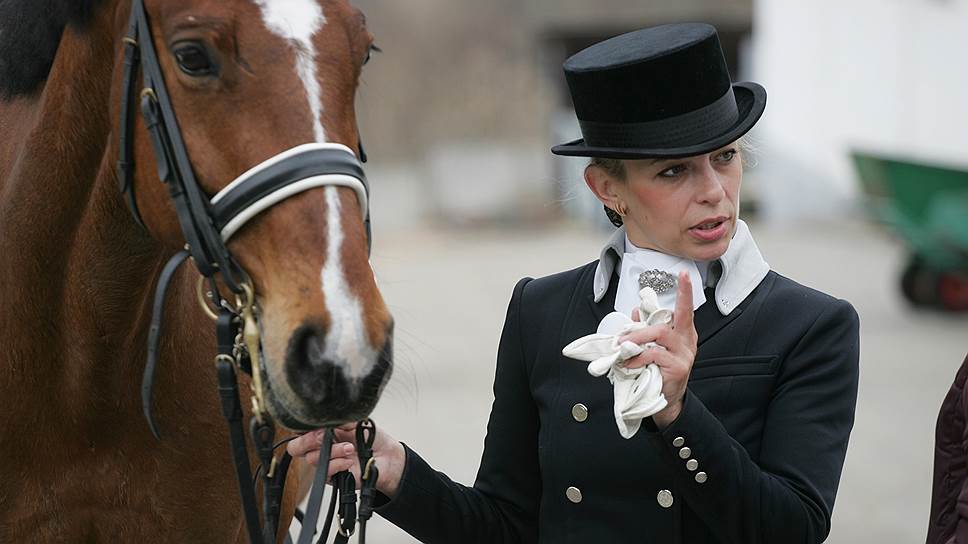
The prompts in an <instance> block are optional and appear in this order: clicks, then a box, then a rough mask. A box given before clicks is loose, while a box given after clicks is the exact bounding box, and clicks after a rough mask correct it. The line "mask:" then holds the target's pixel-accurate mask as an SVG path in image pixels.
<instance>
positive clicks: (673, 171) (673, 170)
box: [659, 164, 686, 178]
mask: <svg viewBox="0 0 968 544" xmlns="http://www.w3.org/2000/svg"><path fill="white" fill-rule="evenodd" d="M685 171H686V165H684V164H677V165H675V166H670V167H669V168H666V169H665V170H663V171H661V172H659V177H662V178H674V177H678V176H679V175H680V174H682V173H683V172H685Z"/></svg>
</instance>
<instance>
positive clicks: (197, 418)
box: [0, 0, 393, 542]
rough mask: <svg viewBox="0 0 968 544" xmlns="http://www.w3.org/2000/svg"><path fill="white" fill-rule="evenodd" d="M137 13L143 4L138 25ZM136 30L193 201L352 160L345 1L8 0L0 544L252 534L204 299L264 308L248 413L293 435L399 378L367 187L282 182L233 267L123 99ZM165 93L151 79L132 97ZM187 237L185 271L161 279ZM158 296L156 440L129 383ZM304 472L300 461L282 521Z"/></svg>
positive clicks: (0, 98)
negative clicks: (246, 180) (242, 182)
mask: <svg viewBox="0 0 968 544" xmlns="http://www.w3.org/2000/svg"><path fill="white" fill-rule="evenodd" d="M134 5H138V6H141V8H139V9H143V10H144V12H145V14H146V15H145V19H144V20H145V21H146V22H145V23H144V24H146V26H145V27H143V28H142V30H143V31H142V32H141V33H140V35H139V36H137V37H134V36H132V34H131V28H132V22H131V21H135V19H136V18H135V17H134V16H133V13H134V12H133V9H134V7H133V6H134ZM135 26H136V25H135ZM146 33H147V34H148V35H147V36H146ZM138 40H148V41H149V42H150V43H151V44H153V49H154V51H156V52H157V59H156V60H157V65H158V67H159V68H160V74H161V75H163V80H164V81H163V87H164V89H165V90H166V91H167V94H168V98H169V99H170V103H171V107H172V109H173V110H174V115H175V117H176V118H177V125H176V126H175V127H174V133H175V134H176V135H177V136H178V137H180V139H181V140H183V144H184V145H183V147H184V152H185V154H187V155H186V156H187V159H186V160H187V164H189V165H190V167H189V169H190V171H191V175H192V176H193V177H194V178H195V180H196V181H197V185H198V187H199V191H198V192H199V194H204V195H205V196H206V197H212V196H213V195H218V194H220V193H222V192H224V191H226V190H228V189H229V188H230V187H228V186H229V185H230V184H231V183H232V182H233V180H239V179H242V178H243V177H244V176H245V175H246V174H245V173H246V172H252V171H253V169H255V170H258V169H259V168H266V167H268V166H270V165H272V164H276V163H277V162H278V160H280V157H283V158H284V157H288V156H289V155H287V153H288V154H292V153H297V154H299V153H301V154H302V155H301V156H305V157H309V159H311V158H312V153H323V152H326V153H337V154H339V153H343V152H344V151H345V153H346V154H350V155H354V154H358V155H362V147H361V144H360V139H359V129H358V127H357V121H356V113H355V104H354V98H355V93H356V89H357V85H358V80H359V78H360V74H361V71H362V67H363V65H364V64H365V63H366V61H367V59H368V58H369V54H370V51H371V50H372V49H373V48H374V45H373V36H372V35H371V34H370V32H369V31H368V30H367V27H366V19H365V17H364V16H363V14H362V13H361V12H360V11H359V10H357V9H356V8H354V7H353V6H351V5H350V4H348V2H347V0H285V1H284V0H133V1H132V0H83V1H75V0H43V1H32V0H14V1H10V2H4V3H2V4H0V346H2V347H3V350H2V351H3V355H2V362H0V369H2V371H0V467H2V468H0V474H2V477H0V541H3V542H26V541H31V542H101V541H112V542H114V541H122V542H241V541H244V540H246V533H245V528H244V523H243V515H242V508H241V507H240V499H239V488H238V485H239V484H238V483H237V482H236V480H235V474H234V471H233V466H232V462H231V461H232V457H231V454H230V451H229V446H228V434H229V433H228V430H227V428H226V424H225V421H224V420H223V419H222V413H221V409H220V399H219V393H218V391H217V387H216V372H215V369H214V368H213V365H212V361H213V358H216V341H215V335H214V334H213V328H212V320H211V318H210V316H209V315H207V314H208V313H210V312H213V311H214V310H213V308H215V309H216V310H219V308H218V307H217V306H213V304H218V303H220V301H221V304H222V306H223V307H231V306H232V304H233V299H235V300H237V301H238V302H239V303H240V304H246V307H247V308H249V311H250V313H251V315H253V316H256V317H257V319H255V317H253V319H252V320H251V321H250V322H247V323H248V324H249V325H251V326H252V327H255V328H254V329H253V330H254V331H255V332H256V333H258V337H259V338H260V343H259V344H258V345H256V346H253V345H251V344H249V347H250V348H251V349H250V352H255V351H257V352H258V356H255V353H249V355H250V356H253V357H252V366H253V368H252V370H253V379H252V380H251V381H249V380H248V379H247V378H243V379H242V380H241V384H240V389H241V391H242V400H241V404H242V407H243V409H244V410H245V411H246V414H255V415H259V414H263V415H265V417H272V418H274V419H276V420H278V421H281V422H283V423H284V424H285V425H286V426H287V427H289V428H291V429H296V430H306V429H310V428H316V427H325V426H333V425H336V424H340V423H343V422H349V421H357V420H360V419H362V418H364V417H366V415H367V414H368V413H369V412H370V411H371V410H372V409H373V407H374V405H375V403H376V401H377V399H378V398H379V396H380V393H381V391H382V389H383V386H384V385H385V383H386V381H387V380H388V378H389V375H390V372H391V368H392V362H391V361H390V360H389V357H388V356H387V353H388V346H389V345H390V344H391V342H392V324H393V320H392V317H391V315H390V313H389V311H388V310H387V307H386V304H385V302H384V300H383V298H382V296H381V294H380V292H379V290H378V288H377V285H376V282H375V279H374V274H373V271H372V270H371V268H370V265H369V258H368V222H367V221H365V220H366V219H367V217H365V216H364V214H365V210H364V208H365V205H364V206H361V199H364V198H365V196H364V195H363V194H362V193H361V192H360V190H359V187H356V188H355V189H354V187H352V186H350V185H346V184H344V185H340V184H336V185H333V184H328V185H324V186H312V187H310V188H309V189H306V190H302V191H301V192H298V193H293V194H287V195H286V197H285V198H280V199H277V201H275V202H272V203H271V204H272V205H271V206H269V207H265V209H261V208H260V209H258V210H255V212H257V213H252V214H250V215H251V217H246V218H245V221H244V222H243V223H239V224H237V225H236V227H233V228H234V229H235V231H234V232H233V233H232V234H231V235H230V236H228V237H226V236H225V230H223V231H222V236H223V237H225V238H226V240H221V241H216V242H212V243H214V244H215V245H219V244H223V243H224V248H223V249H224V252H223V253H224V255H228V256H230V257H231V259H230V261H231V263H237V270H234V271H233V273H232V274H230V273H229V271H228V270H227V269H226V267H225V266H222V267H219V266H217V265H218V264H219V263H212V262H205V258H204V257H205V254H204V252H201V253H200V251H201V250H200V249H199V248H198V247H195V246H197V243H198V242H197V241H195V243H192V240H190V239H189V238H190V236H189V235H188V234H186V233H187V232H189V231H186V230H185V229H184V228H183V227H184V225H183V223H184V215H182V211H183V210H182V209H181V206H182V204H180V203H179V202H180V201H178V200H177V198H174V197H176V196H177V195H175V194H174V193H175V191H174V190H173V189H172V185H171V184H170V183H167V182H166V183H162V182H160V181H159V177H162V176H163V175H164V170H165V168H167V167H169V166H170V165H168V166H166V165H165V161H164V160H163V157H162V155H164V152H165V151H166V149H164V148H163V147H164V146H162V147H158V145H159V141H158V140H157V139H156V138H157V133H155V132H152V130H153V128H152V126H150V123H149V122H148V121H147V119H148V117H143V116H141V115H133V114H132V115H130V116H129V115H127V114H126V106H123V105H122V103H123V102H125V100H124V96H125V90H124V89H123V87H124V86H125V83H126V82H127V79H126V78H125V73H126V68H125V67H126V65H127V64H130V63H131V57H130V55H131V52H130V51H131V47H128V45H131V44H136V43H137V41H138ZM141 45H142V47H141V50H142V52H144V43H142V44H141ZM142 61H143V62H142V64H144V59H142ZM143 70H144V67H143V68H142V71H143ZM129 71H130V70H129ZM160 77H161V76H159V78H160ZM156 83H157V82H156ZM158 86H159V85H156V87H158ZM156 91H159V89H157V88H156V89H153V90H152V89H147V88H146V89H145V90H143V91H142V92H141V94H140V99H141V105H142V109H143V110H144V108H146V107H149V106H151V102H152V99H153V95H154V94H155V92H156ZM149 109H150V108H149ZM145 115H146V116H147V114H145ZM127 123H130V129H129V130H127V131H126V129H125V126H124V125H125V124H127ZM171 128H172V127H169V129H171ZM169 131H170V132H171V130H169ZM125 134H128V136H129V137H128V138H127V140H126V141H124V142H122V141H121V140H122V139H124V138H123V136H124V135H125ZM167 144H168V145H172V143H171V142H167ZM305 146H309V147H310V149H309V151H306V147H305ZM293 150H297V151H295V152H294V151H293ZM167 151H170V149H168V150H167ZM306 153H309V155H306ZM182 158H183V159H185V157H182ZM309 159H307V160H309ZM354 160H355V159H354ZM119 161H120V162H119ZM182 162H185V161H182ZM158 166H160V168H158ZM169 174H170V172H169ZM184 175H189V174H184ZM166 179H167V178H166ZM119 184H121V186H122V187H121V190H119ZM208 207H209V205H208V204H206V205H205V206H203V208H208ZM132 212H134V213H132ZM186 245H187V246H188V250H189V251H190V252H191V259H189V261H188V264H183V265H182V266H179V267H177V268H171V270H172V273H171V277H170V278H165V279H164V280H162V279H161V278H160V276H161V275H162V272H163V271H164V270H165V269H166V266H165V265H166V263H167V262H169V259H170V258H171V257H172V255H176V254H177V253H178V252H179V251H181V250H182V249H183V248H185V247H186ZM224 255H223V256H224ZM223 261H224V259H223ZM220 262H221V261H220ZM222 264H223V265H224V264H225V263H224V262H222ZM205 270H208V271H209V272H212V274H211V278H212V279H211V281H209V282H208V283H207V284H203V283H200V277H201V276H200V272H202V273H204V271H205ZM205 275H208V274H205ZM162 281H164V282H167V295H165V296H164V297H162V299H163V301H162V302H163V305H161V306H157V305H156V304H154V300H153V297H154V295H155V291H156V288H157V287H158V286H159V283H160V282H162ZM240 285H243V286H245V292H246V293H248V299H247V300H246V296H240V295H239V294H238V293H240V292H241V291H240V289H239V286H240ZM161 292H163V289H162V290H161ZM213 293H215V294H213ZM218 293H223V294H225V295H226V296H224V298H222V297H219V296H217V294H218ZM233 295H234V296H233ZM240 299H241V300H240ZM200 302H202V303H203V304H204V306H203V304H200ZM156 306H157V307H158V308H159V310H158V311H159V312H160V313H159V316H160V317H161V320H160V324H161V326H162V327H161V329H160V333H158V339H157V350H156V351H157V353H156V354H155V356H156V359H157V368H156V370H155V371H154V375H153V380H152V382H153V384H150V385H151V387H150V389H151V390H152V391H153V394H152V395H151V396H150V397H149V398H151V399H153V400H152V402H151V405H150V406H149V407H148V408H149V410H150V416H151V419H152V420H153V423H154V424H157V428H158V431H159V434H160V440H156V438H155V437H154V436H153V433H152V431H151V428H150V426H149V424H148V422H146V421H145V418H144V415H143V410H144V408H145V406H144V405H143V403H144V398H145V397H143V395H141V394H140V393H141V392H142V382H143V379H144V376H145V374H144V368H145V360H146V357H147V354H148V352H149V351H150V350H149V348H148V339H149V337H150V336H151V334H150V333H151V330H150V329H152V322H153V316H152V312H153V309H154V308H155V307H156ZM219 311H221V310H219ZM156 324H157V323H156ZM156 332H157V331H156ZM248 332H249V331H248V329H247V333H248ZM259 378H261V381H262V382H264V383H263V384H256V383H255V382H256V381H258V379H259ZM257 386H258V387H257ZM263 397H264V398H263ZM288 432H290V433H291V432H293V431H288ZM250 458H251V459H250V462H251V463H252V466H255V463H256V461H257V460H256V458H255V456H252V455H250ZM304 473H305V470H292V471H289V477H288V482H289V485H287V486H286V492H285V495H284V497H283V499H282V502H283V506H282V512H283V517H282V521H281V524H280V525H281V526H282V527H288V525H289V519H290V518H289V516H290V515H291V512H292V511H293V509H294V507H295V504H296V502H297V501H298V500H299V499H300V496H299V494H300V493H305V485H304V484H305V478H303V479H302V480H301V481H300V477H301V474H304ZM300 488H301V489H300ZM282 536H283V535H279V537H278V538H279V539H280V540H281V538H282Z"/></svg>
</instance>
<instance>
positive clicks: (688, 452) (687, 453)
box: [679, 446, 692, 459]
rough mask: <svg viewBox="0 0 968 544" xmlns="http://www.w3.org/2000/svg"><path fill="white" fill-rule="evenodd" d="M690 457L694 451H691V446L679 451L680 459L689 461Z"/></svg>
mask: <svg viewBox="0 0 968 544" xmlns="http://www.w3.org/2000/svg"><path fill="white" fill-rule="evenodd" d="M690 455H692V450H691V449H689V446H686V447H684V448H682V449H681V450H679V458H680V459H689V456H690Z"/></svg>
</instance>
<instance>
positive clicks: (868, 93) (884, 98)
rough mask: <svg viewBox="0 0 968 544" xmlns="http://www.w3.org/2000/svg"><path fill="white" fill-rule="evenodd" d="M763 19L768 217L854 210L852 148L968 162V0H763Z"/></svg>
mask: <svg viewBox="0 0 968 544" xmlns="http://www.w3.org/2000/svg"><path fill="white" fill-rule="evenodd" d="M753 21H754V25H755V28H756V33H755V34H754V36H753V71H752V73H753V77H754V79H755V80H756V81H759V82H760V83H762V84H763V85H765V86H766V88H767V90H768V91H769V101H768V104H767V108H766V113H765V115H764V116H763V120H762V121H760V124H759V126H758V129H757V130H758V135H759V136H760V138H759V140H760V141H761V142H762V150H761V153H760V155H761V158H760V164H759V167H758V169H757V175H758V181H759V182H760V183H759V185H758V188H759V189H760V195H761V197H762V200H763V204H764V206H763V209H764V211H765V212H766V214H767V216H768V217H770V218H772V219H776V220H787V219H791V218H792V219H795V218H818V217H828V216H831V215H841V214H844V213H852V211H853V210H856V208H855V207H852V206H851V204H852V203H853V202H854V201H855V200H856V197H857V184H856V182H855V179H856V178H855V174H854V172H853V170H852V168H851V164H850V160H849V153H850V151H851V150H855V149H859V150H865V151H868V152H876V153H884V154H890V155H896V156H899V157H902V158H903V157H907V158H912V159H917V160H920V161H924V162H929V163H940V164H955V165H957V164H961V165H968V100H965V96H966V92H965V89H968V64H966V62H965V61H964V58H963V56H964V52H965V51H968V32H966V30H968V2H966V1H965V0H910V1H904V2H884V1H881V0H851V1H849V2H844V1H842V0H817V1H814V2H808V3H802V2H788V1H783V0H758V1H757V2H756V4H755V10H754V19H753Z"/></svg>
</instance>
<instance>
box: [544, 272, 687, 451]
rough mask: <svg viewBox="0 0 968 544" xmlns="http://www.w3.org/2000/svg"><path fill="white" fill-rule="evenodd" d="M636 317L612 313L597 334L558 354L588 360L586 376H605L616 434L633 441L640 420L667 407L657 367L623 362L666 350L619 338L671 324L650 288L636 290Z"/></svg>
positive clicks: (666, 311)
mask: <svg viewBox="0 0 968 544" xmlns="http://www.w3.org/2000/svg"><path fill="white" fill-rule="evenodd" d="M639 298H640V301H641V302H640V303H639V316H640V317H645V319H643V320H642V321H633V320H632V318H631V317H629V316H627V315H625V314H623V313H620V312H612V313H610V314H608V315H606V316H605V318H604V319H602V321H601V323H599V324H598V332H597V333H595V334H589V335H588V336H583V337H581V338H579V339H577V340H575V341H574V342H572V343H570V344H568V345H567V346H565V348H564V349H562V350H561V353H562V354H563V355H565V356H566V357H570V358H572V359H578V360H580V361H590V363H589V364H588V373H589V374H591V375H592V376H596V377H599V376H604V375H606V374H607V375H608V380H609V381H610V382H611V383H612V387H613V394H614V397H615V404H614V412H615V423H616V425H617V426H618V432H619V434H621V435H622V437H623V438H632V437H633V436H635V433H636V432H638V430H639V427H640V426H641V425H642V420H643V419H645V418H647V417H649V416H651V415H653V414H655V413H657V412H659V411H661V410H662V409H663V408H665V407H666V404H668V403H667V402H666V399H665V395H663V394H662V375H661V374H660V373H659V367H657V366H655V365H654V364H649V365H646V366H644V367H640V368H626V367H625V361H627V360H629V359H631V358H633V357H635V356H637V355H639V354H641V353H642V352H644V351H646V350H650V349H665V348H664V347H662V346H660V345H658V344H656V343H655V342H649V343H648V344H645V345H644V346H640V345H638V344H635V343H633V342H630V341H628V340H626V341H625V342H621V343H619V341H618V338H619V337H620V336H622V335H624V334H627V333H629V332H631V331H635V330H639V329H644V328H645V327H648V326H651V325H656V324H659V323H671V322H672V316H673V314H672V311H671V310H667V309H664V308H659V302H658V297H657V296H656V293H655V291H653V290H652V288H651V287H645V288H643V289H642V290H641V291H639Z"/></svg>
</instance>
